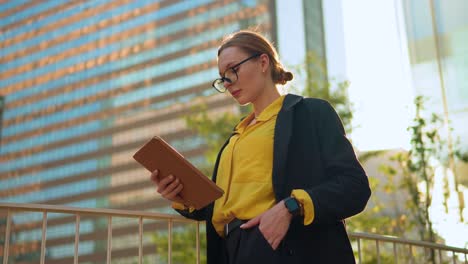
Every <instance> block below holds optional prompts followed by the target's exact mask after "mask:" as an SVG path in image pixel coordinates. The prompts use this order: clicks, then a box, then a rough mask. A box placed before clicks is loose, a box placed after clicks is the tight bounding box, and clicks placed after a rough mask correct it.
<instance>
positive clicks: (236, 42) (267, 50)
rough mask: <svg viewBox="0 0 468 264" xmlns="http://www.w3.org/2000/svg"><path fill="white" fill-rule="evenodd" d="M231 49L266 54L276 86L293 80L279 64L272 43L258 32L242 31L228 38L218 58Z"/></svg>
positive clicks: (290, 74) (219, 50) (251, 53)
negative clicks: (235, 48)
mask: <svg viewBox="0 0 468 264" xmlns="http://www.w3.org/2000/svg"><path fill="white" fill-rule="evenodd" d="M229 47H237V48H240V49H241V50H243V51H244V52H246V53H247V54H250V55H254V54H258V53H260V54H263V53H264V54H266V55H268V57H269V59H270V66H271V78H272V80H273V82H274V83H275V84H282V85H283V84H286V83H287V82H288V81H291V80H292V79H293V74H292V73H291V72H289V71H286V70H285V69H284V68H283V65H281V63H280V62H279V58H278V53H277V52H276V49H275V47H274V46H273V44H271V42H270V41H269V40H268V39H266V38H265V37H264V36H262V35H260V34H259V33H257V32H254V31H250V30H241V31H238V32H235V33H232V34H230V35H228V36H226V37H225V38H224V40H223V42H222V43H221V46H220V47H219V48H218V56H219V55H220V54H221V52H222V51H223V50H224V49H226V48H229Z"/></svg>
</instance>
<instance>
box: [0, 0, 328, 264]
mask: <svg viewBox="0 0 468 264" xmlns="http://www.w3.org/2000/svg"><path fill="white" fill-rule="evenodd" d="M275 6H276V1H273V0H219V1H214V0H196V1H195V0H194V1H191V0H190V1H189V0H186V1H184V0H144V1H143V0H142V1H140V0H139V1H130V0H89V1H85V0H76V1H75V0H73V1H71V0H70V1H66V0H63V1H35V0H29V1H28V0H17V1H16V0H15V1H0V32H1V34H0V121H1V123H0V201H1V202H15V203H41V204H52V205H70V206H78V207H97V208H118V209H130V210H158V211H165V209H164V208H167V206H168V205H169V204H168V203H167V202H166V201H164V200H163V199H161V198H160V197H159V196H158V195H157V193H156V192H155V190H154V187H153V186H152V184H151V183H150V182H149V173H148V172H147V171H146V170H145V169H143V168H142V167H141V166H140V165H139V164H138V163H136V162H135V161H134V160H133V159H132V155H133V154H134V153H135V151H136V150H137V149H138V148H139V147H140V146H142V145H143V144H144V143H145V142H146V141H147V140H149V138H151V137H152V136H154V135H159V136H162V137H163V138H164V139H166V140H167V141H169V143H171V144H172V145H173V146H174V147H175V148H176V149H178V150H179V151H180V152H182V153H183V154H184V155H185V157H187V158H188V159H190V160H191V161H192V162H193V163H194V164H195V165H197V164H202V163H204V162H205V160H204V157H203V153H204V150H205V149H206V147H205V144H204V142H203V140H202V139H201V138H199V137H197V135H196V134H195V133H194V132H193V131H191V130H189V129H188V128H187V127H186V123H185V120H184V116H186V115H187V114H190V113H191V112H192V111H193V108H192V107H193V106H194V105H196V104H197V103H198V102H199V98H200V97H203V98H205V102H206V104H207V106H208V109H210V110H213V111H216V112H223V111H237V107H236V104H235V102H234V101H233V100H232V99H231V98H230V97H229V96H228V95H221V94H217V93H216V92H215V91H214V90H213V89H212V88H211V81H212V80H213V79H215V78H217V77H218V69H217V65H216V51H217V46H218V45H219V43H220V41H221V40H222V38H223V36H225V35H226V34H228V33H231V32H234V31H236V30H239V29H245V28H249V27H254V28H256V29H257V30H258V31H261V32H263V33H264V34H265V35H266V36H267V37H269V38H270V39H271V40H272V41H273V42H276V40H277V39H276V36H277V31H276V12H277V11H276V8H275ZM314 13H315V14H316V15H317V17H321V16H320V14H318V13H317V12H316V11H314ZM319 26H320V27H321V26H322V25H321V24H320V25H319ZM308 30H313V29H312V28H311V25H309V26H308ZM317 32H322V33H323V29H320V30H318V31H317ZM322 37H323V36H322ZM167 211H168V212H169V211H170V210H167ZM3 213H4V212H0V220H1V219H2V217H3ZM41 218H42V215H41V214H33V213H21V214H15V215H14V217H13V224H14V231H13V238H12V241H13V244H15V243H16V244H18V245H21V248H13V249H12V250H13V252H11V253H10V256H11V257H10V258H11V259H15V260H16V261H25V262H26V263H27V262H28V261H30V262H31V263H32V262H34V261H37V255H38V253H39V252H40V238H41V230H40V227H41ZM2 221H3V220H2ZM4 224H5V223H4V221H3V222H1V221H0V227H2V226H3V227H2V229H1V230H2V231H1V232H3V233H4ZM74 225H75V223H74V218H73V217H70V216H66V215H62V214H50V215H48V222H47V259H48V260H47V263H71V258H72V256H73V240H74V233H75V226H74ZM157 227H158V223H150V224H149V226H146V225H145V230H151V229H152V228H157ZM105 228H106V219H99V218H86V217H84V218H83V219H82V221H81V226H80V262H81V261H83V262H86V263H88V262H89V263H101V262H100V261H101V260H102V259H104V258H105V245H104V242H102V241H100V240H101V239H102V238H104V240H105V236H106V235H105ZM163 228H164V227H163ZM1 232H0V236H1V237H3V234H2V233H1ZM134 234H137V225H136V223H127V222H125V221H123V222H122V223H120V222H119V221H117V222H116V224H115V227H114V236H115V238H114V239H115V241H114V242H113V245H114V249H113V251H112V257H113V258H114V257H115V258H118V259H122V260H123V259H124V258H125V257H129V258H130V259H131V257H132V256H137V255H138V252H137V250H136V249H135V250H133V251H131V252H130V253H129V250H130V249H132V246H131V245H130V244H131V243H129V241H132V235H134ZM144 246H145V247H144V254H145V256H151V254H152V253H154V254H155V252H156V251H155V245H154V244H152V243H151V239H150V238H145V240H144ZM133 249H134V248H133ZM15 250H16V251H15ZM129 261H130V262H131V260H129ZM122 263H124V262H122Z"/></svg>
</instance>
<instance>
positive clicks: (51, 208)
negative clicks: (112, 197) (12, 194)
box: [0, 203, 200, 264]
mask: <svg viewBox="0 0 468 264" xmlns="http://www.w3.org/2000/svg"><path fill="white" fill-rule="evenodd" d="M0 209H3V210H6V211H7V215H6V227H5V240H4V245H3V264H7V263H9V262H8V257H9V256H8V255H9V250H10V249H9V247H10V235H11V230H12V224H11V222H12V214H13V212H42V239H41V243H40V244H41V254H40V263H41V264H44V263H45V256H46V254H45V253H46V252H45V248H46V240H47V239H46V233H47V214H48V213H65V214H72V215H74V216H75V241H74V257H73V263H74V264H77V263H78V257H79V247H78V245H79V241H80V229H79V228H80V218H81V216H82V215H94V216H101V217H102V216H105V217H107V252H106V253H107V258H106V263H107V264H110V263H111V257H112V219H113V218H114V217H125V218H136V219H138V230H139V234H138V237H139V241H138V264H141V263H143V250H142V249H143V232H144V230H143V219H153V220H165V221H167V230H168V252H167V254H168V263H171V262H172V241H171V240H172V230H173V223H174V222H185V223H195V224H196V252H197V254H196V261H197V264H199V263H200V254H199V253H200V239H199V237H200V222H197V221H193V220H190V219H186V218H184V217H182V216H177V215H170V214H160V213H153V212H143V211H129V210H114V209H101V208H99V209H94V208H78V207H68V206H56V205H40V204H16V203H0Z"/></svg>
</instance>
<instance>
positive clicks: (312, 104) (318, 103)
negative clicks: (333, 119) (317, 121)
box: [303, 97, 333, 111]
mask: <svg viewBox="0 0 468 264" xmlns="http://www.w3.org/2000/svg"><path fill="white" fill-rule="evenodd" d="M303 102H304V105H305V106H306V107H307V108H309V109H310V110H315V111H321V110H322V111H323V110H324V109H333V107H332V105H331V104H330V102H328V101H327V100H324V99H320V98H313V97H311V98H304V100H303Z"/></svg>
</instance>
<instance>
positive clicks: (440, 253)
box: [439, 249, 442, 264]
mask: <svg viewBox="0 0 468 264" xmlns="http://www.w3.org/2000/svg"><path fill="white" fill-rule="evenodd" d="M439 263H440V264H442V250H441V249H439Z"/></svg>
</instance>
